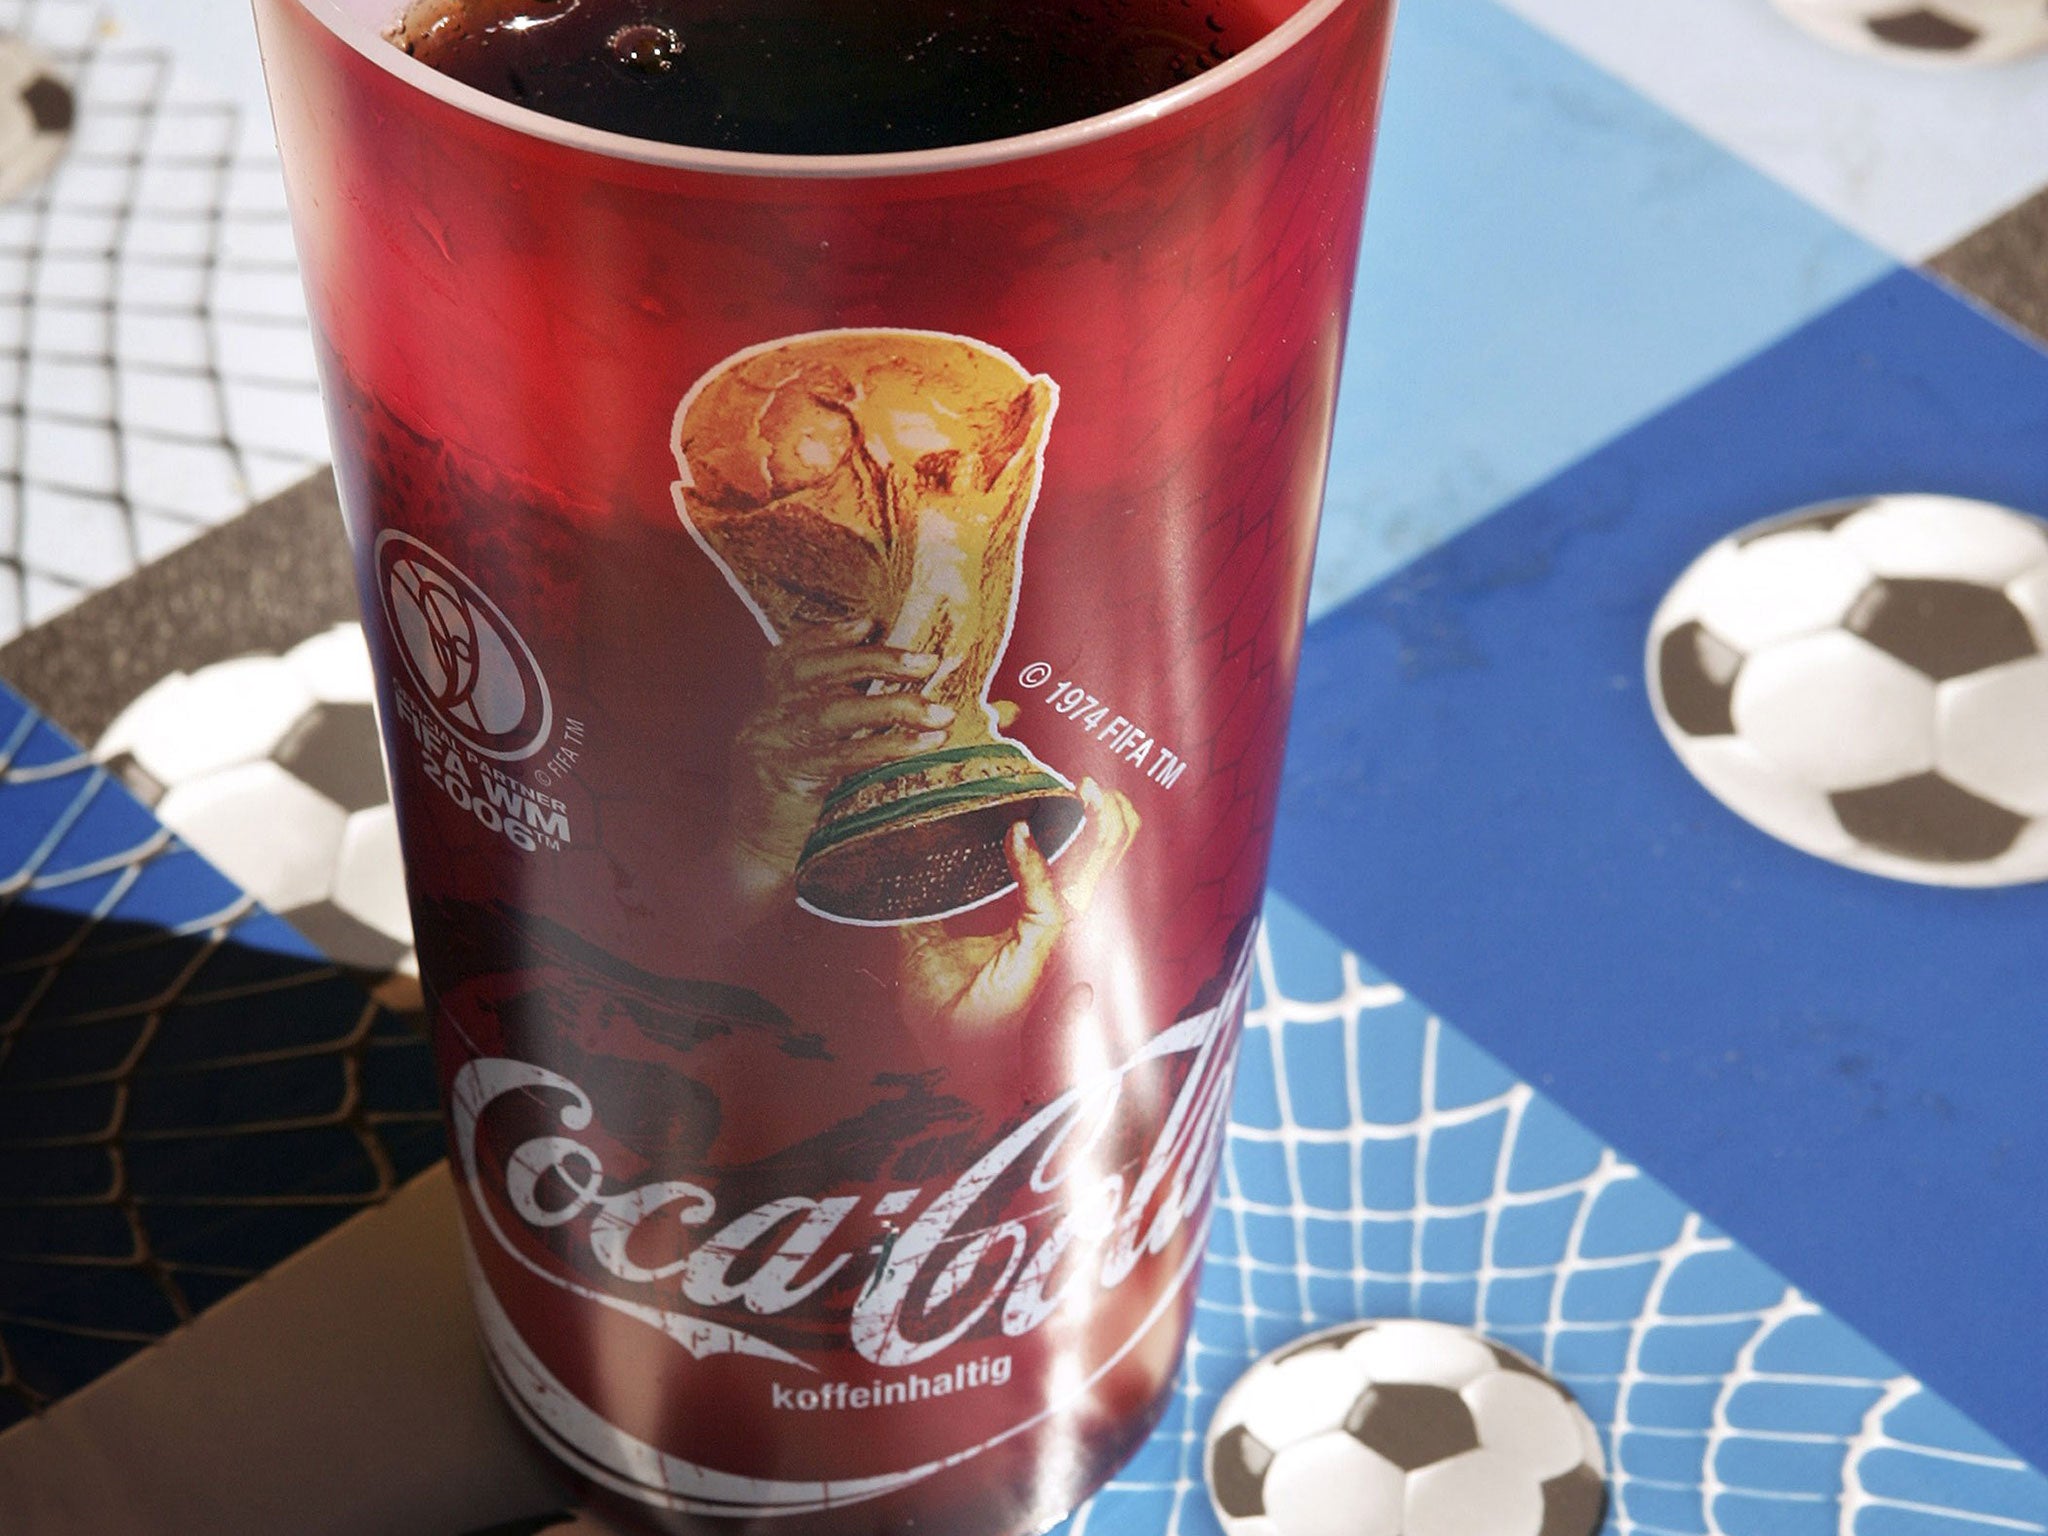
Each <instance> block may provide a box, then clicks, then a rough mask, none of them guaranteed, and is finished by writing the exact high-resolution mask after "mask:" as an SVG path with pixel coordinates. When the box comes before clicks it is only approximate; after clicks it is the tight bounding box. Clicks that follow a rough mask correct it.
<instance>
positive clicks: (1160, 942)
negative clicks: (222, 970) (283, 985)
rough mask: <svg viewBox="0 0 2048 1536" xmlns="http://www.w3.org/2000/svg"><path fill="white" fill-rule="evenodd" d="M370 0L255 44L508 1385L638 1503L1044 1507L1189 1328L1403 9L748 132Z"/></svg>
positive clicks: (570, 1468)
mask: <svg viewBox="0 0 2048 1536" xmlns="http://www.w3.org/2000/svg"><path fill="white" fill-rule="evenodd" d="M565 3H572V0H565ZM584 3H586V4H588V3H591V0H584ZM387 4H388V0H257V15H258V21H259V28H260V32H261V35H262V41H263V44H264V51H265V58H266V63H267V67H268V69H269V72H270V77H271V81H272V85H273V100H274V103H275V107H276V112H277V118H278V128H279V137H280V143H281V146H282V149H283V152H284V160H285V166H286V174H287V183H288V187H289V190H290V194H291V201H292V209H293V218H294V223H295V227H296V232H297V237H298V241H299V248H300V251H301V255H302V260H303V265H304V268H305V274H306V283H307V293H308V298H309V303H310V308H311V312H312V316H313V321H314V327H315V333H316V338H317V342H318V346H319V350H320V357H321V364H322V370H323V377H324V381H325V388H326V394H327V402H328V409H329V415H330V421H331V424H332V429H333V436H334V446H335V464H336V472H337V476H338V479H339V483H340V486H341V491H342V500H343V505H344V509H345V511H346V513H347V517H348V521H349V529H350V535H351V540H352V544H353V548H354V551H355V555H356V559H357V565H358V572H359V577H360V584H361V593H362V598H363V607H364V619H365V631H366V634H367V635H368V636H369V639H370V643H371V647H372V651H373V655H374V657H375V659H376V662H377V667H378V674H379V688H380V703H381V711H380V713H381V718H382V722H383V726H384V729H385V735H386V745H387V750H388V757H389V764H390V768H391V773H392V780H393V792H394V799H395V802H396V805H397V810H398V815H399V819H400V825H401V832H402V837H403V842H404V848H405V855H406V863H407V870H408V877H409V882H410V886H411V892H412V898H413V910H414V918H415V926H416V929H417V937H418V950H419V956H420V963H421V969H422V973H423V979H424V982H425V986H426V990H427V993H428V999H429V1005H430V1008H431V1012H432V1016H433V1027H434V1031H435V1039H436V1045H437V1052H438V1057H439V1063H440V1070H441V1075H442V1086H443V1091H444V1094H445V1101H446V1107H447V1115H448V1122H449V1130H450V1148H451V1159H452V1162H453V1166H454V1171H455V1175H456V1187H457V1190H458V1195H459V1199H460V1203H461V1207H462V1213H463V1224H464V1237H465V1240H466V1245H467V1251H468V1253H469V1256H470V1262H471V1265H472V1274H473V1281H474V1286H473V1289H474V1294H475V1297H476V1302H477V1311H478V1316H479V1323H480V1327H481V1331H482V1336H483V1340H484V1344H485V1350H486V1354H487V1357H488V1358H489V1360H490V1362H491V1367H492V1369H493V1371H494V1372H495V1373H496V1375H497V1378H498V1380H499V1383H500V1385H501V1387H502V1388H503V1390H504V1395H505V1397H506V1399H507V1401H508V1402H509V1403H510V1404H511V1406H512V1408H513V1410H514V1411H515V1413H516V1414H517V1415H518V1417H519V1419H520V1421H521V1423H522V1424H523V1425H524V1426H525V1428H526V1429H527V1431H528V1432H529V1433H530V1434H531V1435H532V1436H533V1438H534V1439H535V1440H536V1441H537V1442H539V1443H540V1444H541V1445H542V1446H544V1447H545V1448H546V1449H547V1450H548V1451H549V1452H550V1453H551V1454H552V1455H553V1456H554V1457H555V1458H556V1459H557V1461H558V1463H559V1464H560V1466H561V1467H562V1468H563V1469H564V1471H565V1472H566V1474H567V1475H568V1476H569V1477H571V1478H572V1479H574V1480H575V1481H576V1482H577V1483H578V1485H579V1486H580V1488H581V1489H582V1490H583V1491H584V1492H585V1493H586V1494H587V1495H588V1496H589V1497H590V1498H591V1499H593V1500H594V1501H596V1502H597V1503H599V1504H600V1505H601V1506H602V1507H603V1508H604V1509H605V1510H606V1512H607V1513H609V1514H610V1515H612V1516H613V1517H614V1518H616V1519H618V1520H620V1521H622V1522H625V1523H630V1524H633V1525H635V1526H636V1527H639V1528H644V1529H649V1530H665V1531H678V1532H710V1531H718V1532H730V1531H763V1532H765V1531H770V1530H773V1531H777V1532H787V1533H791V1536H851V1533H881V1532H905V1531H912V1530H938V1531H945V1532H947V1533H949V1536H1014V1533H1018V1532H1023V1531H1028V1530H1032V1529H1036V1528H1039V1527H1042V1526H1044V1525H1046V1524H1049V1523H1050V1522H1052V1521H1054V1520H1055V1519H1057V1518H1058V1517H1059V1516H1060V1515H1062V1514H1063V1513H1064V1512H1066V1511H1067V1510H1069V1509H1071V1508H1072V1507H1073V1506H1074V1505H1075V1504H1076V1503H1077V1502H1079V1501H1080V1500H1081V1499H1083V1498H1084V1497H1086V1496H1087V1494H1088V1493H1089V1492H1091V1491H1092V1490H1093V1489H1095V1488H1097V1487H1099V1486H1100V1485H1101V1483H1102V1482H1103V1481H1104V1480H1105V1479H1106V1478H1107V1477H1108V1476H1109V1475H1110V1473H1111V1472H1112V1471H1113V1470H1114V1468H1115V1467H1116V1466H1118V1465H1119V1464H1120V1463H1121V1462H1122V1461H1123V1459H1124V1458H1125V1457H1127V1456H1128V1455H1129V1454H1130V1453H1131V1452H1132V1451H1133V1450H1134V1449H1135V1448H1136V1446H1137V1445H1138V1444H1139V1443H1140V1442H1141V1441H1142V1440H1143V1439H1144V1437H1145V1436H1146V1435H1147V1434H1148V1433H1149V1432H1150V1430H1151V1429H1152V1427H1153V1426H1154V1424H1155V1423H1156V1422H1157V1420H1158V1417H1159V1415H1160V1414H1161V1413H1162V1412H1163V1410H1164V1408H1165V1406H1166V1404H1167V1403H1168V1402H1169V1400H1170V1398H1171V1391H1172V1386H1173V1382H1174V1379H1175V1372H1176V1370H1177V1369H1178V1362H1179V1358H1180V1352H1181V1348H1182V1345H1183V1343H1184V1341H1185V1338H1186V1335H1187V1330H1188V1326H1189V1323H1190V1319H1191V1316H1192V1312H1193V1307H1194V1294H1195V1284H1196V1279H1197V1275H1198V1268H1199V1263H1200V1258H1201V1254H1202V1251H1203V1246H1204V1239H1205V1234H1206V1231H1207V1228H1208V1224H1209V1220H1210V1212H1211V1204H1212V1194H1211V1191H1212V1187H1213V1184H1214V1179H1215V1174H1216V1169H1217V1161H1218V1158H1219V1156H1220V1152H1221V1148H1222V1145H1223V1131H1224V1125H1225V1120H1226V1116H1227V1112H1228V1106H1229V1099H1230V1086H1231V1075H1232V1068H1233V1061H1234V1057H1235V1052H1236V1047H1237V1041H1238V1034H1239V1029H1240V1026H1241V1020H1242V1015H1243V1011H1244V1008H1245V1004H1246V1000H1247V997H1248V996H1249V995H1250V993H1251V992H1252V990H1253V988H1254V975H1255V970H1256V966H1255V956H1256V941H1255V933H1256V920H1257V913H1258V910H1259V905H1260V899H1261V894H1262V887H1263V881H1264V873H1265V861H1266V851H1267V843H1268V838H1269V834H1270V828H1271V823H1272V816H1273V808H1274V799H1275V795H1276V791H1277V787H1278V780H1279V771H1280V762H1281V754H1282V749H1283V743H1284V737H1285V729H1286V721H1287V712H1288V707H1289V700H1290V694H1291V689H1292V685H1293V674H1294V667H1295V659H1296V654H1297V651H1298V647H1299V643H1300V636H1301V627H1302V622H1303V612H1304V607H1305V603H1306V596H1307V588H1308V579H1309V571H1310V563H1311V556H1312V551H1313V543H1314V532H1315V522H1316V515H1317V509H1318V504H1319V501H1320V496H1321V489H1322V482H1323V473H1324V468H1325V464H1326V458H1327V452H1328V447H1329V440H1330V432H1331V423H1332V416H1333V407H1334V396H1335V390H1336V381H1337V376H1338V369H1339V363H1340V358H1341V351H1342V344H1343V336H1344V322H1345V317H1346V313H1347V309H1348V300H1349V293H1350V286H1351V281H1352V273H1353V269H1354V263H1355V259H1356V253H1357V246H1358V235H1359V227H1360V218H1361V209H1362V201H1363V191H1364V187H1363V178H1364V172H1365V166H1366V162H1367V159H1368V155H1369V149H1370V142H1371V132H1372V123H1373V117H1374V112H1375V106H1376V102H1377V98H1378V92H1379V85H1380V79H1381V72H1382V68H1383V63H1384V56H1385V46H1386V33H1387V26H1388V22H1389V16H1388V11H1387V8H1386V6H1385V5H1384V4H1382V3H1380V0H1311V3H1309V4H1306V5H1301V6H1298V7H1296V6H1293V5H1290V4H1288V3H1285V0H1274V4H1273V8H1272V10H1271V11H1270V13H1268V12H1258V13H1255V14H1256V15H1257V16H1258V20H1259V26H1258V28H1257V29H1256V35H1254V36H1253V39H1252V40H1251V41H1249V42H1248V43H1247V44H1246V45H1245V46H1244V47H1243V48H1242V50H1241V51H1240V52H1238V53H1237V54H1236V55H1235V56H1234V57H1231V58H1229V59H1227V60H1225V61H1223V62H1220V63H1216V64H1215V65H1214V67H1213V68H1210V69H1207V70H1205V71H1203V72H1201V73H1199V74H1198V75H1196V76H1195V77H1193V78H1191V79H1188V80H1186V81H1183V82H1181V83H1179V84H1176V85H1174V86H1172V87H1171V88H1170V89H1169V90H1168V91H1167V92H1165V93H1164V94H1163V95H1158V96H1154V97H1151V98H1148V99H1146V100H1145V101H1143V102H1140V103H1138V104H1136V105H1132V106H1128V107H1125V108H1122V109H1118V110H1114V111H1111V112H1109V113H1107V114H1105V115H1102V116H1098V117H1094V118H1091V119H1089V120H1087V121H1086V122H1083V123H1079V124H1071V125H1068V126H1066V127H1062V128H1056V129H1053V130H1050V131H1048V132H1046V133H1042V134H1038V135H1036V136H1027V137H1022V138H1005V139H996V140H990V141H985V142H979V143H972V144H966V145H953V146H949V147H940V148H934V149H924V150H914V151H904V152H887V153H872V154H851V155H848V154H820V155H811V156H794V155H771V154H766V153H760V152H748V151H733V150H729V149H722V148H717V147H712V148H706V147H703V146H678V145H672V144H665V143H657V142H653V141H651V140H647V139H642V138H627V137H624V136H620V135H616V134H612V133H609V132H606V131H601V130H595V129H593V128H591V127H590V126H589V125H588V124H587V123H580V122H570V121H566V120H563V119H558V118H555V117H551V116H547V115H542V114H539V113H537V112H534V111H531V110H528V109H527V108H525V107H523V106H521V105H519V104H518V103H516V102H512V101H507V100H505V99H503V98H502V97H500V96H497V95H494V94H492V93H490V92H486V91H482V90H478V89H475V88H473V87H471V86H468V85H466V84H464V83H462V82H460V81H458V80H455V79H454V78H453V77H451V76H449V75H446V74H443V73H440V72H438V71H436V70H433V69H431V68H429V67H427V66H426V65H425V64H424V63H422V62H421V61H420V60H419V59H416V58H412V57H408V55H407V54H406V52H405V51H404V50H402V49H400V48H396V47H393V46H392V45H391V42H390V41H389V34H390V32H391V22H392V18H391V16H390V15H389V14H388V9H387Z"/></svg>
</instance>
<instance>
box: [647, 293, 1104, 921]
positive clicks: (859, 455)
mask: <svg viewBox="0 0 2048 1536" xmlns="http://www.w3.org/2000/svg"><path fill="white" fill-rule="evenodd" d="M1058 393H1059V392H1058V387H1057V386H1056V385H1055V384H1054V383H1053V381H1052V380H1051V379H1049V378H1047V377H1045V376H1043V375H1036V376H1034V375H1032V374H1030V373H1028V372H1026V371H1025V370H1024V369H1023V368H1022V367H1020V366H1019V365H1018V364H1017V362H1016V361H1015V360H1014V359H1013V358H1011V357H1009V356H1008V355H1007V354H1006V353H1003V352H1001V351H998V350H997V349H996V348H994V347H991V346H988V345H986V344H984V343H982V342H978V341H973V340H971V339H969V338H966V337H962V336H952V335H946V334H942V333H937V332H929V331H906V330H841V331H825V332H818V333H814V334H810V335H804V336H794V337H789V338H786V339H784V340H781V341H777V342H772V343H769V344H768V345H765V346H760V347H753V348H749V349H748V350H746V351H744V352H741V353H738V354H736V355H735V356H733V357H731V358H728V359H727V360H726V361H724V362H723V363H721V364H719V365H718V366H717V367H716V368H714V369H712V370H711V371H710V372H709V373H708V374H706V375H705V376H704V377H703V378H702V379H700V380H699V381H698V382H697V384H696V385H695V386H693V387H692V388H691V390H690V391H689V393H688V394H687V395H686V396H685V397H684V399H683V402H682V405H681V407H680V408H679V409H678V411H677V413H676V422H675V432H674V438H673V443H672V446H673V448H674V450H675V456H676V463H677V465H678V467H679V469H680V471H681V475H680V479H679V481H678V483H677V485H676V487H675V497H676V508H677V510H678V511H679V512H680V513H681V515H682V519H683V523H684V525H685V526H686V527H687V528H688V529H689V531H690V533H691V535H692V537H694V538H695V539H696V541H697V543H698V544H699V545H700V546H701V547H702V549H703V550H704V552H705V554H706V555H708V556H709V557H710V558H711V560H712V561H713V563H714V564H715V565H717V567H718V568H719V569H720V570H721V571H722V572H723V573H724V575H725V577H726V579H727V581H729V582H730V583H731V585H732V588H733V590H734V592H735V593H737V594H738V596H739V598H740V600H741V601H742V602H743V603H745V605H746V606H747V608H748V609H749V611H751V612H752V614H753V615H754V617H755V619H756V620H758V621H759V623H760V625H761V628H762V630H763V631H764V632H765V633H766V635H767V636H768V639H769V641H770V643H771V644H774V645H777V646H780V645H783V644H785V643H786V642H788V641H790V640H792V639H795V638H797V637H799V636H802V635H803V634H805V633H806V632H811V631H816V630H818V629H820V628H823V627H838V629H839V631H840V632H841V633H844V634H851V635H855V636H858V637H859V638H858V639H856V640H855V641H854V642H853V643H855V644H861V643H867V644H872V645H876V646H887V647H891V648H893V649H894V650H895V651H897V652H899V653H916V654H918V655H920V656H922V657H925V658H928V659H929V660H928V662H927V665H929V667H930V671H929V675H928V677H927V678H926V680H925V681H924V682H923V684H922V687H921V689H920V690H919V691H920V692H921V693H922V694H923V696H924V698H925V699H927V700H928V701H930V702H931V703H932V704H934V705H942V706H945V708H946V709H949V710H950V711H951V718H950V721H949V723H948V725H947V727H946V730H945V733H944V738H943V740H941V741H940V742H938V744H936V745H932V746H930V747H929V749H921V750H916V751H913V752H910V753H908V754H907V755H904V756H902V757H900V758H896V759H894V760H891V761H887V762H884V763H882V764H881V765H880V766H877V767H870V768H867V769H865V770H864V771H861V772H857V773H853V774H850V775H848V776H847V777H845V778H843V779H841V780H840V781H839V782H837V783H836V784H833V785H832V786H831V787H830V788H829V789H828V790H827V791H826V793H825V795H824V802H823V809H822V811H821V812H820V813H819V815H818V817H817V821H816V824H815V826H813V827H812V828H811V829H810V831H809V833H808V836H807V838H806V840H805V842H804V844H803V850H802V853H801V855H800V857H799V858H798V859H797V863H796V869H795V885H796V895H797V899H798V901H799V902H801V903H802V904H803V905H804V906H805V907H807V908H809V909H810V910H811V911H813V912H816V913H817V914H819V915H820V916H823V917H828V918H831V919H834V920H836V921H840V922H847V923H859V924H872V925H894V924H903V923H915V922H923V921H928V920H930V919H933V918H938V917H946V916H951V915H953V914H955V913H959V912H963V911H966V910H968V909H970V908H973V907H976V906H979V905H982V904H983V903H985V902H988V901H992V900H994V899H995V898H996V897H998V896H1001V895H1002V894H1004V893H1005V892H1007V891H1008V890H1010V889H1012V888H1013V886H1014V884H1015V878H1014V876H1013V875H1012V873H1011V869H1010V865H1009V863H1008V861H1007V859H1006V857H1005V854H1004V840H1005V837H1006V835H1007V834H1008V832H1009V830H1010V828H1011V827H1012V826H1013V825H1015V824H1016V823H1017V822H1019V821H1022V822H1025V823H1027V824H1028V825H1029V827H1030V829H1031V833H1032V836H1033V838H1034V839H1035V840H1036V842H1037V844H1038V846H1039V847H1040V848H1042V849H1043V850H1045V852H1046V854H1047V855H1048V856H1056V855H1057V853H1058V852H1059V851H1061V850H1062V849H1064V848H1065V846H1066V845H1067V844H1068V843H1069V842H1070V841H1072V839H1073V837H1074V835H1075V834H1076V833H1077V832H1078V831H1079V830H1080V826H1081V822H1082V819H1083V809H1082V801H1081V798H1080V796H1079V795H1077V794H1076V793H1075V791H1074V788H1073V786H1072V785H1071V784H1070V783H1069V782H1068V781H1067V780H1066V779H1065V778H1063V777H1061V776H1060V775H1059V774H1057V773H1055V772H1054V771H1053V770H1052V769H1050V768H1048V767H1047V766H1046V765H1045V764H1044V763H1042V762H1040V761H1039V760H1038V759H1037V757H1035V756H1034V755H1033V754H1032V753H1031V752H1030V751H1029V750H1028V749H1027V748H1025V747H1024V746H1022V745H1021V744H1019V743H1017V742H1014V741H1011V740H1009V739H1008V738H1006V737H1005V736H1004V735H1003V732H1002V724H1001V721H1000V720H999V718H998V715H997V712H996V710H995V709H994V707H993V706H992V705H991V704H990V702H989V697H988V693H989V685H990V681H991V679H992V677H993V675H994V673H995V670H996V668H997V666H998V665H999V664H1000V662H1001V660H1002V656H1003V652H1004V649H1005V647H1006V646H1007V645H1008V643H1009V637H1010V628H1011V624H1012V622H1013V619H1014V617H1015V613H1016V602H1017V590H1018V586H1019V582H1020V579H1021V574H1022V563H1023V554H1024V536H1025V531H1026V527H1027V525H1028V524H1029V522H1030V518H1031V511H1032V507H1033V506H1034V504H1035V503H1036V501H1037V499H1038V490H1039V482H1040V479H1041V475H1042V468H1043V462H1044V456H1045V444H1046V437H1047V433H1048V431H1049V429H1050V427H1051V425H1052V418H1053V412H1054V410H1055V408H1056V406H1057V403H1058ZM866 686H867V687H868V688H870V689H874V690H880V689H884V688H896V689H906V688H908V687H910V686H912V685H911V684H909V683H907V682H900V681H899V682H894V683H880V682H876V683H869V684H867V685H866Z"/></svg>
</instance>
